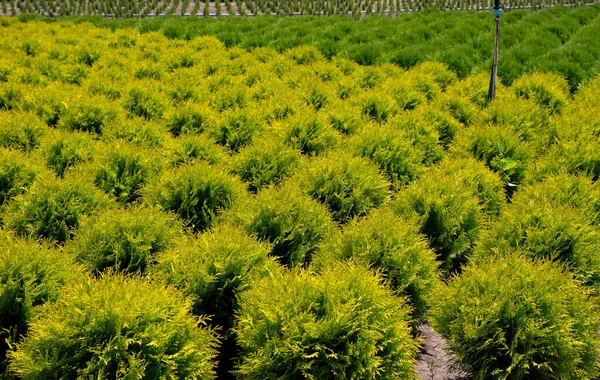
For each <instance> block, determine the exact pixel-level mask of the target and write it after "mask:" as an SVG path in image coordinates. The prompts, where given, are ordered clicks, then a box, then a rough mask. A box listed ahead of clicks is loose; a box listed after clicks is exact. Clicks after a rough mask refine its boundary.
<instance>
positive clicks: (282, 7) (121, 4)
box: [0, 0, 598, 18]
mask: <svg viewBox="0 0 600 380" xmlns="http://www.w3.org/2000/svg"><path fill="white" fill-rule="evenodd" d="M597 2H598V0H510V1H509V0H505V1H503V2H502V3H503V5H504V7H507V8H510V9H541V8H546V7H554V6H567V7H573V6H581V5H586V4H593V3H597ZM492 6H493V1H491V2H490V0H444V1H435V0H292V1H289V0H288V1H285V0H284V1H282V0H219V1H214V0H213V1H210V0H169V1H164V0H146V1H138V0H95V1H80V0H74V1H66V0H0V12H1V13H0V15H8V16H15V15H20V14H35V15H42V16H49V17H56V16H83V15H98V16H104V17H117V18H121V17H156V16H166V15H179V16H195V17H227V16H242V17H254V16H264V15H273V16H274V15H279V16H281V15H284V16H301V15H319V16H331V15H340V14H343V15H346V16H352V17H354V18H362V17H365V16H368V15H372V14H380V15H388V16H397V15H398V14H401V13H405V12H418V11H422V10H423V9H427V8H436V9H440V10H463V11H464V10H483V9H490V8H491V7H492Z"/></svg>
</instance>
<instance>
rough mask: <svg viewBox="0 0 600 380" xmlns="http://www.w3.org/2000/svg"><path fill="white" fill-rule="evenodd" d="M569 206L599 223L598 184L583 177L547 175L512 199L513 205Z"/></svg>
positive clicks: (599, 200) (599, 188)
mask: <svg viewBox="0 0 600 380" xmlns="http://www.w3.org/2000/svg"><path fill="white" fill-rule="evenodd" d="M544 201H548V202H550V203H552V204H558V205H569V206H572V207H573V208H575V209H577V210H581V212H582V213H586V214H589V215H590V217H591V218H592V220H593V223H594V224H598V223H600V183H598V182H593V181H592V179H591V178H590V177H588V176H585V175H572V174H567V173H562V174H554V175H549V176H548V177H546V178H545V179H544V180H543V181H541V182H535V183H531V184H528V185H526V186H525V187H523V188H522V189H520V190H519V191H518V192H516V193H515V195H514V197H513V198H512V202H513V203H515V204H527V203H540V202H544Z"/></svg>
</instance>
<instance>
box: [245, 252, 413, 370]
mask: <svg viewBox="0 0 600 380" xmlns="http://www.w3.org/2000/svg"><path fill="white" fill-rule="evenodd" d="M408 314H409V308H408V307H407V306H406V305H405V304H404V302H403V300H402V299H401V298H397V297H394V296H393V295H392V292H391V291H390V290H389V289H387V288H386V287H384V286H382V285H381V279H380V278H379V277H378V276H376V275H374V274H373V273H371V272H370V271H369V270H367V269H365V268H362V267H358V266H353V265H347V264H338V265H335V266H333V267H332V268H329V269H327V270H324V271H323V272H322V273H321V274H319V275H317V276H314V275H310V274H309V273H307V272H304V271H293V272H290V273H281V274H280V273H277V274H274V275H272V276H268V277H265V278H263V279H261V280H258V281H257V282H256V283H255V284H254V285H253V286H252V288H251V289H250V290H248V291H247V292H244V293H242V295H241V296H240V311H239V314H238V317H237V322H238V323H237V326H236V327H235V331H236V335H237V339H238V343H239V345H240V347H241V350H242V359H241V361H240V364H239V366H238V368H237V370H236V372H235V374H236V375H237V376H238V377H240V378H244V379H265V378H270V377H281V376H293V377H314V378H318V379H339V378H372V377H380V378H383V379H410V378H413V377H414V369H413V366H414V356H415V354H416V351H417V347H418V345H417V343H416V342H415V340H414V338H412V337H411V335H410V328H409V326H408V318H409V317H408Z"/></svg>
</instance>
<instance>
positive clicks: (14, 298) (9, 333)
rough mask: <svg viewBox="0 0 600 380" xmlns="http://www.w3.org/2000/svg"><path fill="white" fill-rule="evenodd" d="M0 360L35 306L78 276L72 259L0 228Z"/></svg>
mask: <svg viewBox="0 0 600 380" xmlns="http://www.w3.org/2000/svg"><path fill="white" fill-rule="evenodd" d="M0 240H1V241H2V242H1V243H0V305H2V308H0V326H1V327H2V332H1V333H0V338H2V344H1V345H0V361H1V362H2V363H3V364H2V366H4V360H5V359H6V352H7V350H8V348H9V345H10V343H15V342H17V341H20V340H21V339H22V338H23V335H24V334H25V333H26V332H27V328H28V326H29V322H30V320H31V318H32V317H33V316H34V315H35V314H36V313H37V309H36V308H35V307H36V306H39V305H43V304H44V303H46V302H54V301H56V299H57V298H58V296H59V294H60V288H61V287H62V286H63V285H65V284H68V283H70V282H74V281H77V280H78V279H79V278H81V277H82V274H83V273H82V271H81V268H78V267H77V266H75V265H74V264H73V262H72V258H71V257H70V256H69V255H65V254H64V253H63V252H60V251H58V250H57V249H54V248H51V247H48V246H46V245H42V244H38V243H34V242H26V241H23V240H20V239H17V238H15V237H14V236H12V235H11V234H9V233H7V232H4V231H3V230H0Z"/></svg>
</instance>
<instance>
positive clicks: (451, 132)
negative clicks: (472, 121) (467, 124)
mask: <svg viewBox="0 0 600 380" xmlns="http://www.w3.org/2000/svg"><path fill="white" fill-rule="evenodd" d="M423 114H424V115H423V116H424V118H425V120H426V122H427V124H429V125H430V126H432V127H434V128H435V129H436V130H437V133H438V139H439V143H440V145H441V146H442V147H443V148H444V149H446V150H447V149H449V148H450V145H451V144H452V142H453V141H454V138H455V137H456V135H457V134H458V133H459V132H460V131H461V130H462V129H463V126H462V125H461V124H460V122H458V120H456V119H455V118H454V117H452V115H450V114H449V113H448V112H445V111H442V110H440V109H438V108H436V107H427V108H424V109H423Z"/></svg>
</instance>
